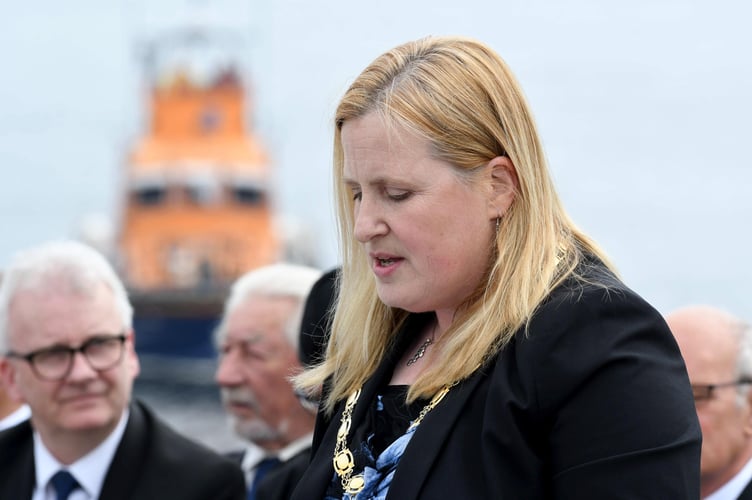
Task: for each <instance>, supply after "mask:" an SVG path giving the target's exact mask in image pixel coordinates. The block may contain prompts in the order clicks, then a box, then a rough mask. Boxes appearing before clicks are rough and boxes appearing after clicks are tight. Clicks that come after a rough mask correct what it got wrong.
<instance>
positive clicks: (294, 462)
mask: <svg viewBox="0 0 752 500" xmlns="http://www.w3.org/2000/svg"><path fill="white" fill-rule="evenodd" d="M310 460H311V449H310V448H306V449H305V450H303V451H301V452H300V453H298V454H297V455H295V456H293V457H292V458H290V459H289V460H286V461H285V462H282V463H281V464H280V465H279V466H277V467H275V468H274V469H272V470H271V471H270V472H269V473H268V474H267V475H266V476H264V478H263V479H262V480H261V481H260V483H259V485H258V487H257V489H256V500H289V499H290V497H291V496H292V492H293V490H294V489H295V486H297V484H298V481H300V478H301V477H302V476H303V473H304V472H305V470H306V469H307V468H308V462H310Z"/></svg>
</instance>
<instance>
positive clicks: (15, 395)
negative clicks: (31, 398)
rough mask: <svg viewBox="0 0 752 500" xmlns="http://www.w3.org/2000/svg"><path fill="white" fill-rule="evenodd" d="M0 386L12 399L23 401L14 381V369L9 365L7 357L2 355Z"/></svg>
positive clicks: (0, 359) (0, 361)
mask: <svg viewBox="0 0 752 500" xmlns="http://www.w3.org/2000/svg"><path fill="white" fill-rule="evenodd" d="M0 388H2V389H4V390H5V393H6V394H7V395H8V397H10V398H11V399H12V400H13V401H16V402H19V403H23V402H24V399H23V396H22V395H21V392H20V391H19V390H18V384H17V383H16V370H15V369H14V368H13V367H12V366H11V365H10V361H8V358H4V357H2V358H0Z"/></svg>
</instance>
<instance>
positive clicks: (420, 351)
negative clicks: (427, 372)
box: [405, 325, 436, 366]
mask: <svg viewBox="0 0 752 500" xmlns="http://www.w3.org/2000/svg"><path fill="white" fill-rule="evenodd" d="M435 333H436V325H433V329H432V330H431V336H430V337H428V338H427V339H426V340H424V341H423V343H422V344H420V345H419V346H418V350H417V351H415V354H413V355H412V356H410V359H408V360H407V363H405V364H406V365H407V366H410V365H412V364H413V363H415V362H416V361H418V360H419V359H420V358H422V357H423V355H424V354H425V353H426V349H427V348H428V346H429V345H431V344H433V336H434V334H435Z"/></svg>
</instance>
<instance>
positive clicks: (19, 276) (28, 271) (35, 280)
mask: <svg viewBox="0 0 752 500" xmlns="http://www.w3.org/2000/svg"><path fill="white" fill-rule="evenodd" d="M56 280H62V281H56ZM53 282H54V285H55V286H58V285H59V283H62V284H63V285H64V286H66V287H67V289H66V291H67V292H73V293H76V294H80V295H82V296H88V295H89V294H90V293H91V290H92V289H93V285H95V284H98V283H101V284H104V285H105V286H107V287H108V288H109V289H110V290H111V291H112V293H113V295H114V298H115V305H116V307H117V309H118V311H119V313H120V316H121V320H122V323H123V327H124V328H126V329H128V330H130V329H131V328H132V326H133V307H132V306H131V303H130V302H129V300H128V293H127V292H126V290H125V286H124V285H123V283H122V282H121V281H120V278H118V276H117V274H116V273H115V270H114V269H113V268H112V266H111V265H110V263H109V262H108V261H107V259H105V258H104V256H103V255H102V254H101V253H99V252H98V251H96V250H94V249H93V248H91V247H89V246H87V245H85V244H83V243H79V242H77V241H53V242H48V243H43V244H41V245H38V246H35V247H32V248H29V249H26V250H22V251H20V252H18V253H17V254H16V255H15V256H14V257H13V259H12V260H11V263H10V265H9V266H8V268H7V269H6V270H5V271H4V274H3V279H2V284H1V285H0V354H4V353H5V352H6V350H7V348H8V332H9V326H10V325H9V309H10V305H11V303H12V301H13V299H14V298H15V296H16V294H18V293H19V292H21V291H41V290H44V289H45V288H46V287H49V286H50V285H52V284H53Z"/></svg>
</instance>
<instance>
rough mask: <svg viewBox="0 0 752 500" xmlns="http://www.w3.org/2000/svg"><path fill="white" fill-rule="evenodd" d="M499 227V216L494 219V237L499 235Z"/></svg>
mask: <svg viewBox="0 0 752 500" xmlns="http://www.w3.org/2000/svg"><path fill="white" fill-rule="evenodd" d="M499 226H501V216H498V217H496V236H498V235H499Z"/></svg>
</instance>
